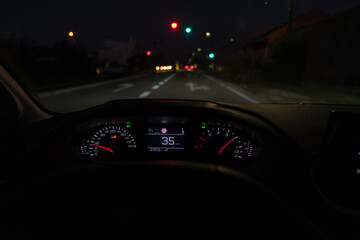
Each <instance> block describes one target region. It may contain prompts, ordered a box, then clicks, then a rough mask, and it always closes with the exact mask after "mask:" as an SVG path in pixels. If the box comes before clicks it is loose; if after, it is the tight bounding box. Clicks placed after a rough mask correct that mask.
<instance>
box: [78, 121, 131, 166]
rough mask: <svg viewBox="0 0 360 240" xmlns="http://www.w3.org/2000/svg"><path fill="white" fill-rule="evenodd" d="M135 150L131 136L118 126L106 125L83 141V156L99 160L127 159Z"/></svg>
mask: <svg viewBox="0 0 360 240" xmlns="http://www.w3.org/2000/svg"><path fill="white" fill-rule="evenodd" d="M135 148H136V140H135V138H134V137H133V135H132V134H131V133H130V132H129V131H128V130H127V129H126V128H123V127H121V126H119V125H115V124H112V125H107V126H104V127H101V128H100V129H98V130H97V131H96V132H95V133H93V134H92V135H91V136H90V138H89V139H88V140H86V139H84V141H83V146H82V147H81V152H82V154H83V155H85V156H87V157H90V158H93V159H97V160H101V161H113V160H119V159H123V158H126V157H128V155H129V154H130V153H131V152H133V149H135Z"/></svg>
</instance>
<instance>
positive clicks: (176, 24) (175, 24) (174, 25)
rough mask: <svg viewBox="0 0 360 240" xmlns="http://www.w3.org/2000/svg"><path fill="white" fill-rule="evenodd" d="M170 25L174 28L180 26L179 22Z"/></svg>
mask: <svg viewBox="0 0 360 240" xmlns="http://www.w3.org/2000/svg"><path fill="white" fill-rule="evenodd" d="M170 26H171V28H172V29H174V30H175V29H177V28H178V26H179V24H178V23H177V22H172V23H171V25H170Z"/></svg>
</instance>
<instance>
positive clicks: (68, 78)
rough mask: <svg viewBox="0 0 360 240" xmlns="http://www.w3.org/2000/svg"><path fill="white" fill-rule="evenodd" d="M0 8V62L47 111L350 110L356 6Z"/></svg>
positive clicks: (268, 1) (358, 53)
mask: <svg viewBox="0 0 360 240" xmlns="http://www.w3.org/2000/svg"><path fill="white" fill-rule="evenodd" d="M0 9H1V10H0V11H1V14H0V64H1V65H2V66H3V67H4V68H5V69H6V70H7V71H8V72H9V73H10V74H12V75H13V76H14V77H15V79H16V80H18V81H19V82H20V83H21V84H22V85H23V86H24V87H25V88H26V89H27V90H28V92H29V93H30V94H32V95H33V97H34V99H35V100H37V101H38V102H39V103H40V104H41V105H43V106H44V107H45V108H48V109H49V110H52V111H55V112H61V113H62V112H71V111H76V110H81V109H85V108H89V107H92V106H95V105H99V104H103V103H105V102H107V101H111V100H117V99H197V100H199V99H200V100H210V101H217V102H229V103H254V104H255V103H298V102H303V103H336V104H360V81H359V79H360V77H359V76H360V45H359V44H360V27H359V26H360V1H359V0H346V1H344V0H327V1H323V0H316V1H314V0H261V1H260V0H259V1H258V0H239V1H236V2H235V1H181V2H179V1H161V2H159V1H126V2H124V1H63V0H61V1H58V0H52V1H45V0H36V1H25V0H22V1H21V0H13V1H2V2H1V3H0Z"/></svg>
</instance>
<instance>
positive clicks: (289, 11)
mask: <svg viewBox="0 0 360 240" xmlns="http://www.w3.org/2000/svg"><path fill="white" fill-rule="evenodd" d="M292 13H293V0H288V24H287V32H288V33H289V32H291V29H292Z"/></svg>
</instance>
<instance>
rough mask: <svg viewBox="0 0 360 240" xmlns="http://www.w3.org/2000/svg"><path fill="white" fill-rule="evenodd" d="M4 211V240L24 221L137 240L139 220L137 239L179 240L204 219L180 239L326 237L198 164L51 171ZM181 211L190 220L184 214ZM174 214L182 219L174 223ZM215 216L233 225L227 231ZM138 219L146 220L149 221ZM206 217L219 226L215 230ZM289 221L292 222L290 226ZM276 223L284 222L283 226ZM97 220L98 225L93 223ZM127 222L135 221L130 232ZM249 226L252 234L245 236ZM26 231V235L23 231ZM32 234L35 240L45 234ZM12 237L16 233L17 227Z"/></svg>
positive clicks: (272, 201)
mask: <svg viewBox="0 0 360 240" xmlns="http://www.w3.org/2000/svg"><path fill="white" fill-rule="evenodd" d="M239 192H240V193H241V195H240V194H239ZM5 206H6V209H5V210H6V211H4V212H5V213H8V214H4V215H3V220H4V221H3V224H4V225H5V227H6V228H5V229H8V230H9V231H4V234H5V236H11V234H14V232H13V231H12V229H13V228H12V227H13V226H12V225H13V224H14V223H16V225H17V226H18V224H19V222H21V221H19V219H21V220H22V221H23V222H22V224H23V225H24V226H26V225H27V224H28V223H29V221H28V220H29V219H32V223H36V224H35V225H38V226H44V225H49V226H48V228H52V227H55V228H56V225H58V226H60V225H62V224H63V225H64V226H66V227H67V228H68V229H69V230H70V229H71V227H70V226H77V227H78V229H82V230H81V231H80V232H81V234H85V233H86V234H87V236H88V237H89V238H92V237H95V236H97V235H96V234H94V231H93V230H95V229H96V231H95V233H99V232H102V229H106V228H107V226H109V225H111V226H112V227H111V229H114V228H115V229H117V227H118V226H121V225H126V226H127V227H126V228H127V230H124V229H123V228H122V230H121V231H120V233H122V234H123V235H124V236H125V238H128V237H129V236H130V237H134V233H136V232H137V230H136V227H135V228H134V226H136V225H137V226H139V222H141V224H140V225H141V226H147V227H145V229H146V230H144V227H143V228H141V229H142V231H143V232H144V234H140V236H138V237H139V239H144V238H145V239H147V238H149V237H150V238H153V237H157V238H159V237H161V236H162V235H163V234H165V235H167V236H169V235H172V237H175V236H177V235H176V233H178V234H179V236H181V234H180V232H181V229H189V228H191V229H192V228H193V227H192V225H194V224H197V223H196V222H193V221H192V220H193V219H199V220H200V219H201V224H199V225H198V227H199V229H200V230H199V231H196V230H194V229H193V230H191V231H190V232H189V231H188V230H186V234H185V235H186V236H183V237H184V238H189V236H190V238H191V237H194V236H196V237H195V238H199V234H200V233H201V234H202V235H204V236H203V237H205V238H212V237H213V236H220V235H221V234H229V228H230V229H231V231H230V232H232V234H234V237H235V236H237V235H239V236H241V237H242V238H244V236H245V239H247V238H252V239H254V236H255V239H257V238H264V237H266V238H269V236H273V237H274V238H275V237H279V236H280V237H281V236H282V235H283V234H285V235H289V237H290V236H291V237H292V239H294V235H293V233H294V232H293V231H297V230H299V228H300V229H302V234H299V232H297V235H296V238H297V237H299V239H300V238H303V237H309V235H311V237H318V238H319V239H324V235H323V234H322V233H321V232H320V231H319V229H318V228H316V227H315V226H314V225H313V224H311V223H310V222H309V221H308V220H307V219H306V218H304V217H303V216H301V215H299V214H298V213H297V212H296V211H294V209H292V208H291V207H290V206H289V205H288V204H286V202H284V201H283V200H282V199H280V198H279V197H278V196H276V195H275V194H273V193H272V192H271V191H269V190H268V189H266V188H264V187H263V186H262V185H260V184H259V183H257V182H256V181H254V180H252V179H250V178H249V177H247V176H245V175H243V174H241V173H239V172H237V171H234V170H231V169H228V168H225V167H222V166H218V165H209V164H202V163H201V164H199V163H189V162H179V161H151V162H149V161H147V162H135V163H134V162H132V163H122V164H119V165H116V166H114V165H111V166H103V165H102V166H93V167H87V168H77V169H72V170H71V171H64V172H56V173H53V174H47V175H43V176H41V177H40V178H38V179H37V180H36V181H34V182H32V183H30V184H28V185H27V187H26V188H25V189H23V190H22V191H20V193H19V194H18V195H17V196H16V197H14V199H12V201H10V203H9V204H7V205H5ZM19 206H21V207H20V208H19ZM14 209H16V211H15V212H16V213H15V214H14ZM94 209H96V214H95V215H91V214H89V212H88V211H92V210H94ZM114 209H116V210H114ZM125 209H126V210H125ZM154 209H157V211H154ZM201 209H202V211H200V210H201ZM150 210H151V211H150ZM142 211H144V212H147V213H148V212H149V211H150V212H152V215H154V212H156V214H157V215H158V216H153V217H149V216H148V215H146V214H145V215H146V216H145V215H144V213H143V212H142ZM185 212H186V213H188V214H189V216H187V217H186V216H184V213H185ZM199 212H200V213H201V214H200V215H199ZM65 213H66V214H65ZM133 213H136V214H135V215H136V216H134V214H133ZM105 215H106V217H104V216H105ZM109 215H111V216H109ZM129 215H131V216H132V217H130V216H129ZM176 215H177V216H180V217H179V219H182V220H184V221H180V222H179V221H178V220H179V219H174V216H176ZM190 215H193V216H190ZM29 216H30V217H29ZM34 216H36V217H35V218H34ZM123 216H127V218H124V217H123ZM238 217H240V218H238ZM99 218H101V219H104V218H106V219H107V221H105V222H98V221H97V220H96V219H99ZM220 218H221V219H222V221H223V223H226V224H229V226H230V227H229V226H227V227H226V226H224V224H222V223H221V222H220V221H219V219H220ZM49 219H51V220H49ZM130 219H131V220H130ZM139 219H148V222H146V221H145V222H144V221H139ZM160 219H162V220H164V219H172V220H171V221H170V222H177V224H178V226H174V225H173V224H170V223H169V222H168V221H165V222H163V223H162V224H163V227H160V228H159V226H158V225H156V224H155V225H156V226H155V227H154V222H156V221H160ZM210 219H213V220H214V221H217V222H218V224H215V225H214V221H210ZM185 220H186V221H185ZM289 220H290V221H294V224H288V223H289ZM276 221H279V222H281V224H280V225H281V226H280V225H279V224H278V223H275V222H276ZM79 222H81V224H79ZM94 222H96V223H97V224H95V225H94V224H93V223H94ZM115 222H116V223H118V224H115ZM129 222H131V223H132V224H130V225H131V226H130V227H129V224H128V223H129ZM185 222H187V223H186V224H185ZM234 223H237V224H239V225H237V226H242V227H240V229H242V231H243V232H241V231H239V229H238V228H239V227H236V224H234ZM31 225H33V224H31ZM183 225H184V226H183ZM64 226H63V227H62V229H64ZM79 226H80V227H79ZM250 228H254V229H257V230H251V231H248V230H249V229H250ZM276 228H281V229H276ZM24 229H27V230H26V231H28V230H29V228H28V226H27V227H25V228H24ZM129 229H130V230H129ZM167 229H173V230H174V231H173V232H171V231H170V232H169V231H167ZM32 230H34V231H32V234H33V235H34V236H36V237H38V236H39V234H40V235H41V234H42V232H41V231H40V232H39V231H35V229H33V228H32ZM71 230H73V229H71ZM179 231H180V232H179ZM16 232H17V235H18V233H19V231H18V229H17V230H16ZM91 232H93V234H90V233H91ZM64 234H65V232H64ZM67 234H69V233H67ZM114 234H115V233H114ZM116 234H118V232H116ZM174 234H175V235H174ZM219 234H220V235H219ZM193 235H194V236H193ZM64 236H65V235H64ZM116 236H119V235H116ZM136 236H137V235H136V234H135V239H137V237H136ZM200 238H202V237H200Z"/></svg>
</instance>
